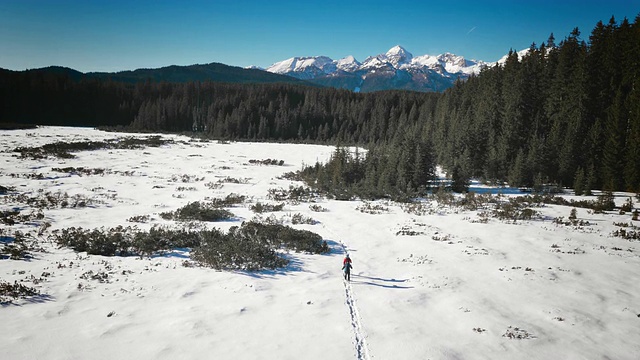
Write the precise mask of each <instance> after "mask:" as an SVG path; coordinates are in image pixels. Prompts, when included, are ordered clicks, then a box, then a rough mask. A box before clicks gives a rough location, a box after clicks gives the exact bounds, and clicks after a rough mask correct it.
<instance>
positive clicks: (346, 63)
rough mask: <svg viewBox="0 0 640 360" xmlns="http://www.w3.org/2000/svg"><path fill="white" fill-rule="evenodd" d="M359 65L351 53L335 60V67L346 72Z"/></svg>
mask: <svg viewBox="0 0 640 360" xmlns="http://www.w3.org/2000/svg"><path fill="white" fill-rule="evenodd" d="M360 65H361V64H360V63H359V62H358V60H356V58H354V57H353V56H351V55H349V56H346V57H343V58H342V59H340V60H338V61H337V62H336V66H337V68H338V69H340V70H342V71H346V72H354V71H356V70H358V69H359V68H360Z"/></svg>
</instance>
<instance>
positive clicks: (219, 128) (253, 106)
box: [0, 16, 640, 191]
mask: <svg viewBox="0 0 640 360" xmlns="http://www.w3.org/2000/svg"><path fill="white" fill-rule="evenodd" d="M639 61H640V16H639V17H636V19H635V21H634V22H632V23H631V22H629V21H628V20H626V19H625V20H623V21H622V22H620V23H617V22H616V21H615V19H613V18H612V19H611V20H610V21H609V22H608V23H606V24H605V23H603V22H599V23H598V24H597V25H596V26H595V28H594V29H593V31H592V32H591V34H590V36H589V37H588V41H586V40H583V39H582V38H581V34H580V32H579V31H578V29H575V30H574V31H573V32H572V33H571V34H569V35H568V36H567V37H566V38H565V39H563V40H562V41H560V43H559V44H556V43H555V39H554V37H553V35H551V36H550V37H549V39H548V40H546V41H545V42H544V43H542V44H541V45H539V46H538V45H536V44H532V45H531V47H530V49H529V52H528V54H527V55H525V56H524V57H521V58H520V57H519V56H518V54H517V53H516V52H510V54H509V55H508V57H507V59H506V61H505V62H504V63H503V64H501V65H498V66H495V67H491V68H485V69H483V70H482V72H481V73H480V74H479V75H477V76H473V77H471V78H470V79H469V80H467V81H464V82H458V83H456V84H455V86H454V87H452V88H450V89H448V90H446V91H445V92H443V93H441V94H440V93H416V92H408V91H384V92H376V93H367V94H359V93H353V92H351V91H347V90H339V89H332V88H315V87H306V86H301V85H293V84H234V83H220V82H189V83H167V82H152V81H145V82H139V83H135V84H131V83H122V82H115V81H109V80H107V81H105V80H97V79H82V80H79V81H78V80H77V79H73V78H72V77H70V76H68V75H65V74H63V73H44V72H38V71H26V72H11V71H0V95H2V96H1V99H0V102H1V104H2V106H1V107H0V121H2V122H16V123H38V124H57V125H85V126H86V125H91V126H109V127H120V128H123V129H126V130H130V131H131V130H133V131H167V132H190V133H197V134H199V135H201V136H206V137H210V138H219V139H229V140H252V141H296V142H318V143H328V144H340V145H347V144H349V145H356V144H357V145H361V146H364V147H367V148H368V149H369V150H370V151H368V152H367V155H363V158H362V160H363V163H364V164H366V166H365V167H364V168H363V169H361V170H359V171H364V172H366V171H369V173H371V174H374V173H375V174H376V179H377V180H376V181H378V182H381V181H382V180H380V179H387V180H384V181H382V183H380V184H376V188H377V189H385V188H386V187H388V186H389V185H390V184H394V185H393V186H395V185H398V186H400V187H404V188H410V189H418V188H420V187H421V186H425V184H426V183H425V181H424V180H420V179H419V178H420V176H422V174H423V173H426V174H431V172H430V171H427V170H428V169H431V168H433V164H435V163H438V164H441V165H442V166H443V167H444V168H445V169H446V170H447V171H448V172H449V173H452V174H453V173H455V174H456V176H457V177H459V178H469V177H478V178H481V179H484V180H487V181H495V182H502V181H508V182H509V184H511V185H513V186H534V185H540V184H547V183H557V184H560V185H564V186H573V185H575V187H576V188H578V189H579V190H581V191H588V190H589V189H595V188H604V189H608V190H629V191H640V64H638V62H639ZM368 156H372V158H371V159H367V158H366V157H368ZM420 159H421V160H420ZM426 161H431V162H432V163H431V164H428V166H427V165H425V162H426ZM374 164H375V165H374ZM400 164H401V165H400ZM408 164H411V165H408ZM359 166H361V165H359ZM367 169H368V170H367ZM374 169H375V171H374ZM385 174H386V175H385ZM416 174H417V175H416ZM425 176H426V175H425ZM336 179H337V178H336ZM344 181H347V180H344Z"/></svg>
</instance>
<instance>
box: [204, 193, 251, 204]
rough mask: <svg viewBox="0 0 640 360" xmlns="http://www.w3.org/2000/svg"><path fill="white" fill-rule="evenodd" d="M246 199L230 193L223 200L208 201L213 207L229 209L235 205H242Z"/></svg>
mask: <svg viewBox="0 0 640 360" xmlns="http://www.w3.org/2000/svg"><path fill="white" fill-rule="evenodd" d="M246 199H247V197H246V196H244V195H239V194H236V193H231V194H229V195H227V196H226V197H225V198H224V199H220V198H213V199H210V201H211V204H212V205H213V206H215V207H231V206H234V205H237V204H242V203H243V202H245V200H246Z"/></svg>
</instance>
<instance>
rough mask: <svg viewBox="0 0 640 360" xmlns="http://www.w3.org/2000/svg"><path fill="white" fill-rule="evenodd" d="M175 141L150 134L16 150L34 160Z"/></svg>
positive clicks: (153, 145)
mask: <svg viewBox="0 0 640 360" xmlns="http://www.w3.org/2000/svg"><path fill="white" fill-rule="evenodd" d="M169 143H173V141H172V140H168V139H163V138H161V137H160V136H150V137H147V138H133V137H127V138H121V139H110V140H105V141H78V142H64V141H60V142H55V143H52V144H45V145H42V146H39V147H18V148H15V149H14V150H13V151H14V152H19V153H20V158H23V159H25V158H30V159H34V160H38V159H46V158H47V157H50V156H52V157H58V158H61V159H72V158H75V155H73V154H71V153H72V152H79V151H93V150H101V149H141V148H143V147H147V146H148V147H159V146H162V145H165V144H169Z"/></svg>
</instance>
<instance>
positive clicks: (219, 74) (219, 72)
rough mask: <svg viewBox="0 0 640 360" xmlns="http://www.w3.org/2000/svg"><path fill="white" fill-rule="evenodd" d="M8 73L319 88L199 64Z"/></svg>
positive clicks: (286, 78)
mask: <svg viewBox="0 0 640 360" xmlns="http://www.w3.org/2000/svg"><path fill="white" fill-rule="evenodd" d="M0 70H2V71H4V72H27V73H49V74H55V75H67V76H69V78H71V79H73V80H82V79H100V80H112V81H117V82H126V83H137V82H144V81H154V82H161V81H164V82H176V83H183V82H190V81H216V82H228V83H291V84H301V85H311V86H318V85H317V84H312V83H309V82H306V81H304V80H300V79H296V78H292V77H290V76H286V75H281V74H274V73H270V72H267V71H264V70H259V69H244V68H241V67H237V66H229V65H225V64H220V63H210V64H196V65H187V66H179V65H171V66H165V67H161V68H156V69H137V70H128V71H120V72H113V73H110V72H88V73H82V72H80V71H77V70H74V69H70V68H67V67H62V66H49V67H44V68H39V69H29V70H24V71H11V70H6V69H0Z"/></svg>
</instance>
